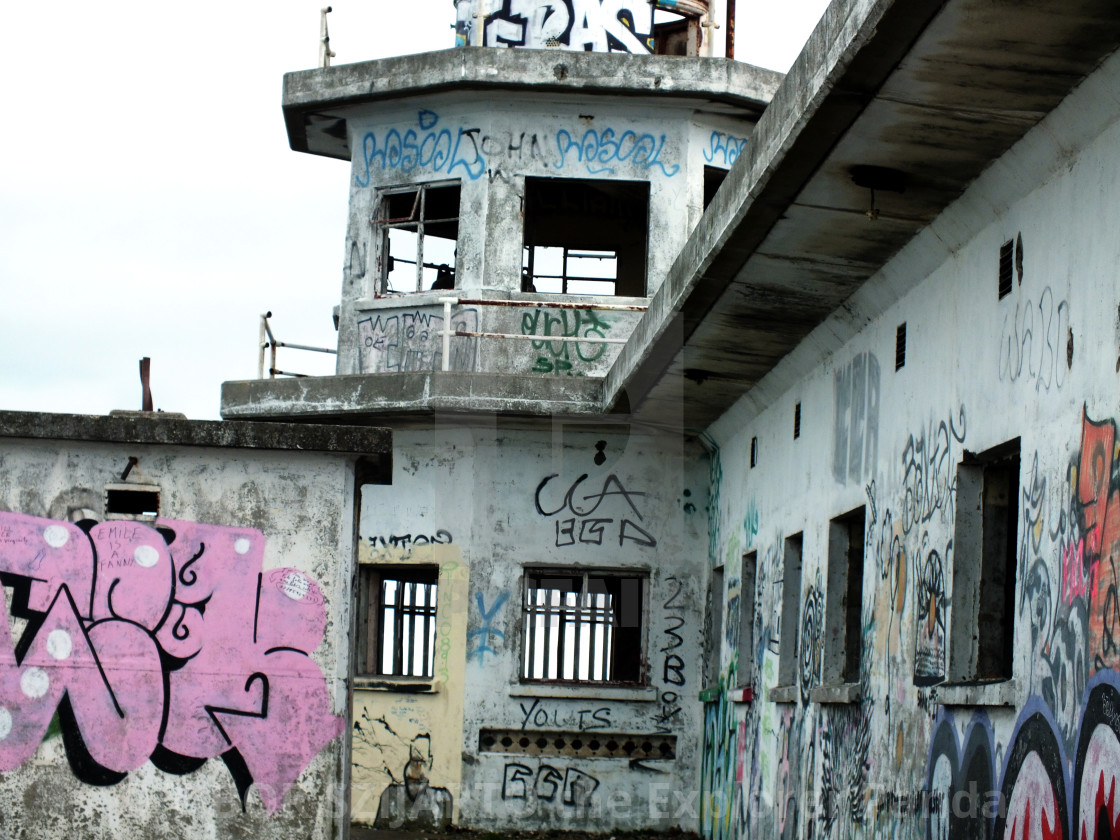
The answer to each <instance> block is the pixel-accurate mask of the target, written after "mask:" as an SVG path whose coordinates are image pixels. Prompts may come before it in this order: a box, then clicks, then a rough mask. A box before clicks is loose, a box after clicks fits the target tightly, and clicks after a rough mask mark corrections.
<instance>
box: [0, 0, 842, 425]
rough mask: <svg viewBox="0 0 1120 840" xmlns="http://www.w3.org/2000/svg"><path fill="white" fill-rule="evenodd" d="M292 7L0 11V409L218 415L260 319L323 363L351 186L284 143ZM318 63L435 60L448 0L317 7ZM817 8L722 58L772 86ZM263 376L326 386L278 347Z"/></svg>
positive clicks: (763, 20)
mask: <svg viewBox="0 0 1120 840" xmlns="http://www.w3.org/2000/svg"><path fill="white" fill-rule="evenodd" d="M322 5H325V4H324V3H322V2H309V0H226V2H224V3H217V2H212V0H196V2H192V3H176V4H170V3H160V2H153V1H152V0H145V2H133V1H132V0H119V1H118V2H114V3H95V2H89V0H58V2H53V3H33V2H18V0H6V2H4V3H3V4H2V5H0V72H2V79H3V82H2V84H3V92H2V100H0V101H2V103H3V108H4V120H3V123H4V131H3V134H2V140H0V290H2V292H3V295H2V297H0V409H16V410H31V411H52V412H73V413H82V414H104V413H107V412H108V411H109V410H111V409H114V408H127V409H139V408H140V399H141V392H140V384H139V382H140V380H139V374H138V362H139V359H140V358H141V357H142V356H150V357H151V359H152V391H153V394H154V397H155V405H156V407H157V408H161V409H163V410H165V411H181V412H184V413H185V414H186V415H187V416H188V417H191V418H195V419H216V418H217V417H218V407H219V389H220V385H221V383H222V382H223V381H224V380H229V379H248V378H252V377H255V376H256V370H257V332H258V327H259V315H260V313H261V312H263V311H265V310H266V309H270V310H272V313H273V324H274V330H275V331H276V334H277V337H278V338H279V339H281V340H286V341H292V342H296V343H301V344H312V345H319V346H333V345H334V343H335V340H336V337H335V332H334V328H333V325H332V322H331V309H332V307H333V306H334V305H335V304H337V303H338V300H339V297H340V291H341V267H342V262H343V258H344V253H343V251H344V243H345V233H346V202H347V197H348V187H347V178H348V169H347V166H346V164H345V163H343V162H341V161H337V160H331V159H327V158H320V157H314V156H311V155H303V154H297V153H295V152H293V151H291V150H290V149H289V148H288V142H287V136H286V134H285V131H284V123H283V118H282V115H281V111H280V96H281V80H282V76H283V74H284V73H285V72H286V71H289V70H303V69H308V68H312V67H315V66H316V64H317V61H318V36H319V8H320V7H321V6H322ZM331 5H332V6H333V8H334V12H333V13H332V14H331V16H330V33H331V47H332V49H333V50H334V51H335V52H336V53H337V57H336V58H335V59H334V63H335V64H342V63H349V62H355V61H365V60H368V59H372V58H383V57H387V56H391V55H401V54H405V53H413V52H423V51H426V50H435V49H445V48H451V47H452V46H453V44H454V31H453V24H454V20H455V10H454V4H453V0H334V2H332V3H331ZM826 5H827V2H826V0H782V2H762V1H761V0H756V2H751V3H746V2H744V0H739V4H738V9H737V24H736V58H738V59H740V60H743V61H747V62H749V63H752V64H758V65H760V66H763V67H769V68H772V69H775V70H781V71H783V72H784V71H785V70H787V69H788V68H789V65H790V64H792V62H793V60H794V59H795V58H796V57H797V54H798V53H799V52H800V50H801V46H802V45H803V44H804V42H805V39H806V38H807V37H808V35H809V33H810V32H811V31H812V29H813V27H814V26H815V25H816V23H817V20H818V19H819V18H820V15H821V13H822V12H823V10H824V8H825V6H826ZM281 354H282V355H281V357H280V366H281V367H282V368H285V369H291V370H296V371H299V372H303V373H313V374H325V373H331V372H333V364H334V360H333V357H330V356H325V355H322V356H321V355H318V354H308V353H297V352H293V351H287V355H284V351H283V350H281Z"/></svg>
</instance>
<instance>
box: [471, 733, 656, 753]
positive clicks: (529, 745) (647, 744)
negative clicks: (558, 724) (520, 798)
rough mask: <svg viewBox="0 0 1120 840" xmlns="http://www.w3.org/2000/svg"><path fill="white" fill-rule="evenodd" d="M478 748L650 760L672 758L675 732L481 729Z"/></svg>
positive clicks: (499, 751) (509, 751) (483, 749)
mask: <svg viewBox="0 0 1120 840" xmlns="http://www.w3.org/2000/svg"><path fill="white" fill-rule="evenodd" d="M478 749H479V751H480V752H488V753H505V754H507V755H539V756H550V755H555V756H570V757H575V758H630V759H638V760H643V759H648V760H653V759H666V758H676V757H677V736H676V735H621V734H618V733H613V732H556V731H547V732H522V731H521V730H520V729H483V730H480V731H479V733H478Z"/></svg>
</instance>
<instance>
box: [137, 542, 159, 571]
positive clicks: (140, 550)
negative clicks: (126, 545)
mask: <svg viewBox="0 0 1120 840" xmlns="http://www.w3.org/2000/svg"><path fill="white" fill-rule="evenodd" d="M132 559H134V560H135V561H136V563H137V565H139V566H143V567H144V568H145V569H150V568H152V566H154V565H155V564H156V563H158V562H159V552H158V551H157V550H156V549H154V548H153V547H152V546H150V545H138V546H136V550H135V551H134V552H132Z"/></svg>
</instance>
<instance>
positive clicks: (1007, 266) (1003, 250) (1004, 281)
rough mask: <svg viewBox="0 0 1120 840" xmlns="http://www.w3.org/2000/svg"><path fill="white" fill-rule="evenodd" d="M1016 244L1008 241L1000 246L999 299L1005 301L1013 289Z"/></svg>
mask: <svg viewBox="0 0 1120 840" xmlns="http://www.w3.org/2000/svg"><path fill="white" fill-rule="evenodd" d="M1014 264H1015V242H1014V240H1011V239H1008V240H1007V241H1006V242H1004V243H1003V244H1002V245H1000V246H999V297H1000V300H1003V299H1004V298H1005V297H1007V296H1008V295H1009V294H1011V289H1012V288H1013V281H1014V272H1015V265H1014Z"/></svg>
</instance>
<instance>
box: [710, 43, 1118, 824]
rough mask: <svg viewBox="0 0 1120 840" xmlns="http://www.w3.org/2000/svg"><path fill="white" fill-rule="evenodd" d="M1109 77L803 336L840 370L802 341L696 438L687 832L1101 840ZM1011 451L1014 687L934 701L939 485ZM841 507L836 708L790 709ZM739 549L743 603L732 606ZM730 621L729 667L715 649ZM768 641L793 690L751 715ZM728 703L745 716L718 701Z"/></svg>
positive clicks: (1109, 757)
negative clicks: (706, 648) (704, 470)
mask: <svg viewBox="0 0 1120 840" xmlns="http://www.w3.org/2000/svg"><path fill="white" fill-rule="evenodd" d="M1117 79H1120V63H1118V62H1117V60H1116V59H1115V58H1113V59H1112V60H1110V61H1109V62H1108V63H1107V64H1106V65H1105V67H1104V69H1102V70H1100V71H1098V73H1097V74H1095V75H1094V76H1093V77H1091V78H1090V79H1089V80H1088V81H1087V82H1086V83H1085V84H1083V85H1082V87H1081V88H1079V89H1078V90H1076V91H1075V92H1074V93H1073V94H1072V95H1071V96H1070V97H1069V99H1067V101H1066V102H1065V103H1064V104H1063V105H1062V106H1061V108H1059V109H1058V110H1057V111H1055V112H1054V113H1053V114H1051V115H1050V117H1048V118H1047V119H1046V120H1045V121H1044V122H1043V123H1042V124H1041V125H1040V126H1039V127H1038V128H1037V129H1035V130H1033V131H1032V132H1031V133H1029V134H1028V135H1027V136H1026V137H1025V138H1024V140H1023V141H1022V142H1020V143H1019V144H1018V145H1017V146H1016V147H1014V148H1013V149H1012V150H1011V151H1010V152H1009V153H1008V154H1006V155H1005V156H1004V157H1003V158H1001V159H1000V160H999V161H998V162H997V163H996V164H995V165H993V166H992V167H991V168H990V169H989V170H988V171H987V173H985V175H984V176H983V177H982V178H981V179H980V180H979V181H978V182H977V183H976V184H975V185H974V186H973V187H972V188H970V189H969V190H968V192H967V193H966V194H965V195H964V196H963V197H962V198H961V199H960V200H959V201H958V202H957V203H955V204H954V205H952V206H951V207H950V208H949V209H948V210H946V211H945V212H944V213H942V214H941V216H940V217H939V218H938V219H937V220H936V221H934V222H933V223H932V224H931V225H930V226H929V227H928V228H927V229H926V230H925V231H924V232H923V233H921V234H920V235H919V236H918V237H917V238H916V240H915V241H914V242H912V243H911V244H910V245H909V246H908V247H907V248H906V249H904V250H903V252H902V253H901V254H900V255H899V256H898V257H897V258H896V259H894V260H893V261H892V262H891V263H890V264H888V266H886V268H885V269H884V270H883V271H882V272H881V273H880V274H879V275H877V276H876V277H875V278H873V279H872V280H871V281H870V282H869V283H868V284H867V286H865V287H864V288H863V289H862V290H861V291H860V292H859V293H857V294H856V295H855V296H854V297H853V299H852V300H851V301H850V302H849V304H848V305H847V306H846V307H845V311H844V312H842V313H839V314H837V315H836V316H835V317H834V318H833V319H832V320H831V321H830V322H826V323H825V324H824V325H822V327H821V328H820V330H826V331H827V330H835V331H837V332H842V330H843V329H846V328H847V326H848V325H850V324H852V323H855V324H860V325H862V326H861V328H860V329H858V331H857V333H856V335H855V337H854V338H853V339H852V340H850V341H849V342H847V343H846V344H845V345H844V347H843V348H842V349H841V350H840V351H839V352H836V353H834V354H832V355H830V356H829V357H828V358H825V359H819V358H816V357H815V355H814V354H815V353H816V351H815V350H814V347H815V346H819V345H818V344H817V343H815V342H814V336H812V335H811V336H810V337H809V338H808V339H807V340H806V342H804V343H803V344H802V345H801V346H800V347H799V348H798V350H797V351H795V353H794V354H793V355H792V356H791V357H788V358H787V359H786V360H785V361H784V362H783V363H782V364H781V365H780V366H779V367H778V368H776V369H775V371H774V372H773V373H771V374H770V376H769V377H768V379H767V380H764V382H763V383H762V384H761V386H760V387H759V389H758V390H759V393H761V394H764V395H765V397H763V398H761V399H759V398H757V395H756V399H755V400H752V399H751V398H750V397H748V398H745V399H744V400H742V401H740V403H739V404H738V405H737V406H736V407H735V408H734V409H732V410H731V411H730V412H728V413H727V414H725V415H724V417H723V418H722V419H721V420H720V421H719V422H718V423H716V424H715V426H714V427H713V428H712V429H711V436H712V441H713V445H714V446H715V448H716V456H715V460H714V467H713V471H712V490H711V492H712V506H711V509H712V511H713V516H712V519H711V523H710V543H711V547H710V559H711V562H712V564H713V565H715V566H721V567H723V569H724V572H725V581H726V582H727V591H726V593H725V604H726V615H725V618H724V624H723V626H724V627H725V628H728V629H729V632H728V633H727V634H726V636H725V638H724V640H723V644H722V647H723V654H722V666H723V673H722V677H721V686H720V688H721V690H720V692H719V695H718V698H717V699H716V700H715V701H714V702H712V703H710V704H709V705H708V706H707V708H706V724H705V746H704V772H703V784H704V792H703V806H704V811H703V819H702V827H703V831H704V833H705V835H706V836H711V837H719V838H725V837H736V838H738V837H744V836H745V837H751V838H755V837H758V838H772V837H790V838H792V837H805V836H812V837H822V838H823V837H833V838H862V837H867V838H872V837H875V838H879V837H882V838H888V837H889V838H919V837H920V838H926V837H935V838H944V837H947V836H958V834H957V832H958V831H961V830H962V826H960V825H958V824H956V820H957V819H959V818H961V817H964V818H966V820H968V821H970V822H971V828H970V829H969V831H970V832H974V831H979V833H969V834H968V835H967V836H994V837H1015V838H1021V837H1027V836H1030V837H1071V838H1072V837H1076V838H1086V837H1087V838H1100V837H1106V838H1116V837H1118V836H1120V819H1118V807H1117V803H1118V800H1117V799H1116V797H1115V790H1116V788H1115V785H1116V777H1117V775H1118V773H1120V717H1118V716H1117V710H1120V672H1118V669H1120V647H1118V645H1117V640H1118V639H1120V610H1118V608H1117V605H1118V603H1120V602H1118V600H1117V598H1118V592H1120V447H1118V438H1117V433H1116V424H1117V421H1118V419H1120V359H1118V355H1120V314H1118V305H1120V292H1118V291H1117V290H1118V288H1120V284H1118V283H1117V265H1120V245H1118V239H1117V237H1116V235H1115V231H1116V229H1117V225H1118V223H1120V213H1118V209H1117V203H1116V201H1115V195H1116V194H1117V190H1118V188H1120V166H1118V163H1120V156H1118V154H1117V149H1120V125H1117V123H1116V119H1117V116H1118V114H1120V109H1118V106H1117V101H1116V99H1115V95H1114V91H1115V85H1116V81H1117ZM1008 241H1010V242H1012V243H1013V253H1014V275H1013V288H1012V290H1011V292H1010V294H1008V295H1007V296H1005V297H1004V298H1003V299H999V298H998V295H997V275H998V268H999V254H1000V248H1001V246H1002V245H1003V244H1004V243H1005V242H1008ZM903 323H905V324H906V354H905V365H904V366H903V367H901V368H900V369H898V370H896V369H895V355H894V354H895V346H896V328H897V327H898V326H899V325H900V324H903ZM814 360H815V363H814ZM805 370H808V373H804V374H803V373H801V371H805ZM759 405H765V406H766V407H764V408H758V407H756V406H759ZM795 405H799V406H800V417H801V428H800V437H799V438H798V439H796V440H795V439H794V435H793V426H794V412H795ZM1015 438H1019V439H1020V440H1021V446H1020V453H1021V471H1020V474H1019V476H1018V488H1019V492H1018V499H1017V503H1018V521H1017V534H1016V537H1015V540H1016V543H1015V545H1016V550H1017V563H1016V566H1015V593H1014V607H1013V616H1011V618H1013V621H1014V655H1013V663H1012V664H1013V679H1012V680H1011V681H1010V682H1003V683H993V684H989V685H978V686H972V687H968V688H962V687H959V686H950V685H947V683H946V675H947V674H948V673H950V672H951V667H950V665H951V663H950V662H949V654H948V651H949V650H950V647H951V640H952V638H953V634H954V632H956V633H960V632H962V628H963V627H964V626H965V625H964V623H963V619H962V617H961V616H959V615H958V616H955V615H954V609H957V610H960V609H961V606H960V604H961V603H962V602H965V601H966V598H965V596H966V594H968V593H966V592H964V584H965V581H964V580H957V581H954V575H953V570H954V563H955V562H956V561H957V559H958V553H957V549H958V548H960V546H959V544H958V545H955V539H956V537H957V535H958V530H957V526H958V525H959V524H960V523H958V522H957V521H956V520H957V515H956V511H957V506H958V505H959V504H961V503H962V500H961V498H960V495H959V491H960V484H959V482H958V469H959V465H960V463H961V462H962V460H964V459H965V453H966V452H973V453H981V452H984V451H985V450H988V449H990V448H992V447H995V446H997V445H999V444H1001V443H1003V442H1005V441H1010V440H1013V439H1015ZM752 441H757V450H756V451H757V465H756V466H754V467H753V468H752V466H751V457H752V455H751V450H752ZM859 506H864V509H865V515H866V530H865V562H864V574H863V599H862V616H861V617H862V620H861V630H862V634H861V641H860V645H861V671H860V675H859V680H858V688H859V693H860V699H858V700H856V701H855V702H851V703H835V702H833V703H825V702H816V701H815V700H814V699H813V695H814V694H815V695H816V697H817V698H820V697H821V692H819V691H817V692H814V689H815V688H818V687H819V686H821V684H822V681H823V677H822V662H823V660H824V659H825V658H826V649H827V647H828V646H829V644H830V642H829V640H828V639H827V637H826V634H825V632H824V628H823V626H822V624H823V622H824V620H825V616H826V615H827V611H828V609H830V608H831V607H832V606H834V605H833V604H832V603H831V601H832V600H833V598H832V595H830V593H829V592H828V571H827V566H828V562H827V560H828V525H829V520H830V519H833V518H835V517H837V516H840V515H842V514H845V513H846V512H848V511H851V510H853V509H855V508H857V507H859ZM797 533H802V534H803V539H804V543H803V567H802V573H801V587H800V592H799V593H797V595H798V597H797V601H798V605H799V607H800V613H799V620H798V622H797V625H796V626H786V625H785V623H784V622H783V621H782V593H783V562H782V555H783V543H784V541H785V540H786V538H788V537H790V536H792V535H795V534H797ZM958 542H959V541H958ZM751 551H753V552H757V554H756V558H757V581H756V585H755V588H754V590H753V592H752V591H748V590H746V589H744V590H743V591H739V585H740V583H739V581H738V580H737V578H738V577H739V569H740V563H741V558H742V556H743V554H744V553H747V552H751ZM961 577H962V578H963V577H964V574H963V573H962V575H961ZM743 598H751V599H753V605H754V610H755V621H754V645H753V647H751V648H750V649H749V650H746V651H738V650H737V649H736V647H737V645H736V644H735V642H736V638H737V637H736V635H735V634H734V633H732V632H730V628H731V627H732V625H733V623H734V622H735V621H736V616H738V615H739V609H740V606H741V601H740V599H743ZM790 634H795V635H796V637H797V643H796V646H795V651H796V657H795V661H794V662H792V663H791V665H792V666H793V668H792V673H793V674H794V675H795V679H794V681H793V686H792V688H791V690H790V691H789V692H788V693H789V698H788V699H789V702H774V699H773V698H772V697H768V693H769V692H770V691H772V690H774V688H775V687H776V686H777V683H778V672H779V670H780V664H781V663H780V661H779V651H780V650H781V641H782V639H785V638H787V637H788V636H789V635H790ZM744 682H745V683H748V684H750V685H752V686H753V687H754V688H755V689H756V691H757V693H758V695H759V696H758V698H757V699H755V700H754V702H753V703H736V702H734V700H735V696H734V693H733V692H731V691H729V690H728V689H729V687H733V686H736V685H739V684H741V683H744ZM989 832H990V835H989ZM959 836H966V835H965V834H963V833H961V834H959Z"/></svg>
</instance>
